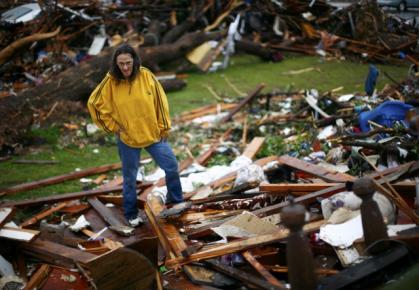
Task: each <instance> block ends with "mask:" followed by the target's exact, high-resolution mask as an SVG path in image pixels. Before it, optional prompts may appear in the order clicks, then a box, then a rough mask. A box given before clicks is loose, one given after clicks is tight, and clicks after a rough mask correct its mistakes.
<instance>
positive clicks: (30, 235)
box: [0, 227, 39, 243]
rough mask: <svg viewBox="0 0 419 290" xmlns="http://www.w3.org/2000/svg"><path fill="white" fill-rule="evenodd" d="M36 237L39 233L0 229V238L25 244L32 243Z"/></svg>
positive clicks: (16, 229)
mask: <svg viewBox="0 0 419 290" xmlns="http://www.w3.org/2000/svg"><path fill="white" fill-rule="evenodd" d="M37 235H39V231H33V230H25V229H19V228H11V227H2V228H1V229H0V238H5V239H9V240H15V241H22V242H27V243H29V242H31V241H33V240H34V239H35V238H36V236H37Z"/></svg>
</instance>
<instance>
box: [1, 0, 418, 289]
mask: <svg viewBox="0 0 419 290" xmlns="http://www.w3.org/2000/svg"><path fill="white" fill-rule="evenodd" d="M6 2H7V1H4V2H3V3H2V4H0V5H2V6H0V7H1V8H2V9H6V8H8V7H9V6H7V5H6V4H5V3H6ZM10 2H11V1H10ZM13 2H14V1H13ZM39 3H40V4H41V7H42V11H43V12H42V13H43V14H41V16H40V18H36V19H35V20H33V22H30V24H7V25H6V24H4V23H2V24H1V25H2V26H1V27H2V30H1V35H2V37H1V40H2V41H1V47H2V50H1V51H0V60H2V61H4V63H3V65H2V68H1V69H0V74H1V75H2V88H1V90H2V96H4V98H2V100H0V112H1V113H2V116H3V118H5V119H7V118H8V117H7V116H13V118H14V120H18V121H16V122H14V123H13V124H11V123H10V122H8V123H6V122H3V123H1V125H0V136H1V139H0V144H1V145H2V146H6V145H7V146H10V144H15V142H16V141H17V140H20V139H19V138H20V136H21V134H22V133H23V131H24V130H26V129H27V128H29V126H30V125H32V124H34V123H39V124H42V123H43V122H45V121H46V120H47V119H48V118H50V117H51V116H52V115H53V114H59V113H58V112H60V107H62V108H65V107H68V106H67V105H66V103H65V101H64V100H67V101H70V102H73V101H78V100H82V99H84V98H85V97H86V96H87V95H88V93H89V92H90V91H91V89H92V88H93V87H94V86H95V85H96V84H97V82H98V81H99V80H100V79H101V78H102V76H103V74H104V72H105V71H106V69H107V61H108V59H109V56H110V54H111V53H112V50H113V46H114V45H115V44H117V43H120V42H121V41H122V40H125V41H129V42H131V43H134V44H135V43H137V47H138V50H139V52H140V55H141V57H142V59H143V62H144V64H145V65H146V66H149V67H151V68H153V70H154V71H155V72H158V71H159V69H160V68H159V65H160V64H162V63H165V62H167V61H168V60H173V59H175V58H183V57H184V56H186V57H187V58H188V60H189V61H190V62H191V63H193V64H195V65H196V66H197V67H198V68H199V69H201V70H203V71H209V70H215V69H217V68H220V67H222V66H223V65H226V64H228V60H229V59H228V56H229V55H231V53H233V51H232V50H231V49H232V47H231V44H232V43H234V46H235V49H241V50H243V51H246V52H248V53H254V54H257V55H259V56H261V57H263V58H266V59H269V60H274V61H277V60H280V59H281V57H282V56H281V55H280V53H279V52H280V51H297V52H304V53H309V54H320V55H323V56H326V57H342V56H343V55H349V54H351V55H353V53H355V54H359V55H362V56H363V57H367V58H369V59H372V60H380V61H397V60H398V57H399V55H400V54H399V52H400V51H403V52H404V56H405V58H407V59H409V60H410V61H411V62H412V63H413V65H416V66H417V61H416V59H417V57H415V51H414V48H415V45H416V42H417V34H415V31H414V29H413V28H412V27H409V26H405V24H404V23H403V22H400V21H398V20H397V19H395V18H392V17H390V18H389V17H387V16H386V15H385V14H383V13H382V12H381V10H379V9H378V7H377V6H376V3H375V1H361V2H360V3H359V4H358V3H357V4H354V5H351V6H349V7H348V8H346V9H343V10H334V9H333V8H331V7H330V6H328V5H327V4H326V3H325V2H324V1H311V2H310V3H308V1H298V0H292V1H255V2H251V3H250V2H246V3H243V2H238V1H229V2H226V3H224V2H223V4H220V3H219V2H217V3H219V4H220V5H215V3H213V1H194V2H193V4H192V7H191V9H187V6H184V5H186V4H179V3H178V2H173V3H172V2H170V5H169V4H164V5H163V4H161V2H155V3H148V4H142V5H139V4H136V3H137V2H135V1H124V3H122V4H113V3H107V2H106V3H105V2H104V1H102V3H101V5H99V4H98V3H99V2H94V3H92V1H59V3H58V2H57V3H55V5H52V6H51V5H50V4H49V1H39ZM118 3H119V2H118ZM180 3H183V2H180ZM249 3H250V4H249ZM156 15H159V17H156ZM180 20H182V21H180ZM163 24H165V25H163ZM337 24H339V25H337ZM5 25H6V26H5ZM59 26H61V27H59ZM35 27H36V28H35ZM227 27H228V32H226V31H218V29H219V28H225V29H227ZM6 28H7V29H6ZM198 29H199V30H204V31H206V32H203V31H196V30H198ZM213 30H217V32H212V33H207V32H210V31H213ZM238 35H240V36H241V38H237V37H238ZM52 37H55V38H54V39H52ZM41 39H43V40H42V41H41ZM106 39H107V41H108V46H109V47H105V43H106ZM52 40H54V41H52ZM210 40H218V42H216V44H215V45H210V43H211V42H210V43H209V41H210ZM22 43H23V45H24V46H21V47H20V48H22V47H28V46H29V47H30V48H29V50H26V51H22V50H20V51H17V50H18V48H19V46H18V45H19V44H22ZM80 47H83V49H81V48H80ZM87 47H89V51H90V53H89V54H90V56H89V54H85V52H82V51H83V50H85V48H87ZM15 48H16V49H17V50H16V51H15V50H13V49H15ZM11 49H12V53H14V56H15V57H14V58H12V57H11V55H12V54H10V50H11ZM90 49H91V50H90ZM93 50H96V52H99V51H101V53H100V54H98V55H97V56H95V57H93V56H91V55H94V53H92V51H93ZM221 52H224V54H225V57H224V62H223V63H217V62H214V60H215V59H216V57H217V56H218V55H220V54H221ZM292 73H293V74H297V73H304V71H295V72H292ZM53 75H56V76H53ZM173 75H175V73H174V74H173ZM376 76H377V70H376V68H375V67H374V66H371V68H370V73H369V75H368V78H367V81H366V86H365V89H366V92H367V93H366V94H359V93H358V94H348V95H339V94H338V90H336V91H330V92H325V93H323V94H320V93H319V92H318V91H316V90H314V89H312V90H307V91H299V92H287V93H281V92H275V91H272V92H263V93H262V90H263V89H264V87H265V86H264V84H260V85H258V86H256V87H255V88H254V90H252V91H251V92H249V93H242V92H241V91H240V90H239V89H238V88H237V87H235V86H234V84H230V85H231V86H232V87H233V88H234V90H235V91H236V92H237V93H238V95H240V96H241V97H240V100H239V101H238V102H227V101H226V100H225V99H223V98H222V97H220V96H217V98H218V99H220V102H219V103H218V104H216V105H209V106H206V107H202V108H198V109H195V110H193V111H190V112H185V113H184V114H182V115H181V116H179V117H178V118H177V119H176V120H175V122H174V123H175V124H176V126H175V128H174V130H173V132H172V134H173V135H174V136H175V137H174V138H172V139H173V140H174V144H173V145H174V146H173V147H174V149H175V150H176V151H177V152H178V153H179V154H178V155H179V156H182V158H181V162H180V165H179V171H180V173H181V181H182V187H183V191H184V199H185V202H184V203H181V204H177V205H175V206H166V205H165V200H166V187H165V179H164V176H163V175H162V172H161V170H159V169H156V170H155V171H153V172H147V174H145V173H144V172H143V171H140V174H139V175H138V206H139V208H141V215H142V217H143V219H144V220H145V223H144V225H143V226H141V227H139V228H135V229H134V228H131V227H129V226H127V224H126V223H125V220H124V218H123V215H122V210H121V205H122V196H121V191H122V178H121V177H120V176H116V177H115V178H112V177H113V175H112V174H109V173H108V172H109V171H111V170H117V169H120V166H121V165H120V163H117V164H110V165H104V166H100V167H96V168H90V169H85V170H81V171H77V172H72V173H69V174H65V175H61V176H55V177H50V178H47V179H44V180H38V181H33V182H29V183H24V184H18V185H15V186H12V187H9V188H3V189H0V196H1V197H2V200H1V202H0V239H1V244H2V247H1V249H0V254H1V256H0V276H1V278H0V286H1V287H6V289H20V288H21V287H23V286H24V287H25V288H26V289H35V288H38V289H86V288H93V289H131V288H132V289H151V288H152V287H155V288H157V289H162V288H165V289H179V288H183V289H214V288H223V289H243V288H244V287H245V288H249V289H286V288H287V287H289V284H290V285H291V288H292V289H316V288H321V289H343V288H346V289H350V288H352V289H370V288H376V287H379V286H380V285H383V284H385V283H387V282H388V281H390V280H392V279H397V278H398V277H400V275H403V273H404V272H405V271H406V270H407V269H409V268H411V267H412V266H413V265H414V264H415V263H417V261H418V249H419V241H418V238H419V236H418V227H417V224H418V222H419V215H418V209H419V204H418V203H419V198H418V196H419V179H418V176H419V163H418V161H417V160H418V156H419V147H418V146H419V145H418V138H419V114H418V109H417V108H418V95H419V83H418V77H417V76H418V75H417V67H412V70H411V71H410V76H409V77H408V78H407V79H406V80H405V81H404V82H402V83H400V82H396V81H392V82H393V83H392V84H391V85H388V86H386V87H385V88H384V89H383V90H382V91H381V92H377V91H376V90H375V87H374V84H375V79H376ZM160 77H161V79H162V80H167V79H173V76H172V75H170V76H168V75H167V74H165V75H161V76H160ZM81 79H82V80H83V81H81ZM163 82H164V81H163ZM28 87H31V88H29V89H27V88H28ZM24 88H26V89H27V90H23V89H24ZM14 94H15V95H14ZM16 118H17V119H16ZM12 126H13V127H12ZM142 162H143V163H145V162H146V161H145V160H143V161H142ZM92 175H98V177H97V178H96V179H94V180H90V182H91V184H92V185H94V186H95V187H96V188H95V189H90V190H83V191H80V192H73V193H66V194H60V195H50V196H46V197H42V198H35V199H29V200H19V201H14V200H10V199H8V197H9V196H12V195H17V194H19V193H20V192H24V191H27V190H32V189H36V188H39V187H42V186H47V185H51V184H57V183H61V182H64V181H67V180H74V179H80V178H86V177H89V176H92ZM84 181H85V180H84ZM8 261H9V262H8ZM416 285H417V283H416ZM211 287H212V288H211ZM400 288H402V287H401V286H400Z"/></svg>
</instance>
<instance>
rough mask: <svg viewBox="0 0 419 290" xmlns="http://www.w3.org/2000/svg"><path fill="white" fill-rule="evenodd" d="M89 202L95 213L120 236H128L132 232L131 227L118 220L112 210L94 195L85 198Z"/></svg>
mask: <svg viewBox="0 0 419 290" xmlns="http://www.w3.org/2000/svg"><path fill="white" fill-rule="evenodd" d="M87 201H88V202H89V204H90V205H91V206H92V207H93V208H94V209H95V210H96V211H97V213H98V214H99V215H100V216H101V217H102V218H103V219H104V220H105V221H106V222H107V223H108V224H109V225H110V227H109V228H110V229H111V230H113V231H115V232H116V233H118V234H120V235H121V236H130V235H132V233H133V232H134V229H133V228H132V227H129V226H127V225H126V224H124V223H123V222H122V221H120V220H119V219H118V218H117V217H116V216H114V214H113V213H112V211H111V210H110V209H109V208H107V207H106V206H105V205H104V204H103V203H101V202H100V201H99V200H98V199H97V198H96V197H92V198H89V199H88V200H87Z"/></svg>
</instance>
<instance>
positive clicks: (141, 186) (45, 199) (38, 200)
mask: <svg viewBox="0 0 419 290" xmlns="http://www.w3.org/2000/svg"><path fill="white" fill-rule="evenodd" d="M151 185H152V183H141V184H137V189H144V188H147V187H149V186H151ZM121 191H122V186H115V187H111V188H105V189H92V190H86V191H78V192H71V193H63V194H57V195H51V196H47V197H39V198H34V199H28V200H21V201H9V202H0V206H1V207H5V206H16V207H24V206H33V205H39V204H44V203H47V204H48V203H55V202H59V201H66V200H72V199H79V198H83V197H89V196H96V195H100V194H105V193H111V192H121Z"/></svg>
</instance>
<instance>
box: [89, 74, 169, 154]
mask: <svg viewBox="0 0 419 290" xmlns="http://www.w3.org/2000/svg"><path fill="white" fill-rule="evenodd" d="M87 107H88V108H89V112H90V115H91V117H92V119H93V121H94V122H95V123H96V125H97V126H98V127H99V128H101V129H103V130H104V131H105V132H108V133H117V134H120V135H119V137H120V139H121V141H122V142H124V143H125V144H127V145H128V146H131V147H135V148H143V147H147V146H149V145H151V144H153V143H156V142H158V141H160V139H161V138H162V137H166V136H167V134H168V131H169V130H170V128H171V122H170V116H169V104H168V102H167V97H166V94H165V92H164V90H163V88H162V86H161V85H160V83H159V82H158V80H157V79H156V77H155V76H154V75H153V73H152V72H151V71H149V70H148V69H147V68H144V67H140V71H139V73H138V75H137V77H136V78H135V79H134V80H133V81H131V82H129V81H127V80H119V81H118V80H117V79H115V78H114V77H112V76H111V75H110V74H109V73H107V75H106V76H105V78H104V79H103V80H102V82H101V83H100V84H99V85H98V86H97V87H96V89H95V90H94V91H93V92H92V94H91V95H90V97H89V101H88V102H87Z"/></svg>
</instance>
